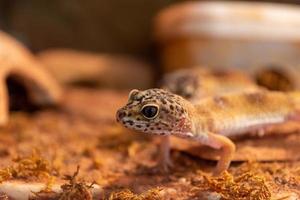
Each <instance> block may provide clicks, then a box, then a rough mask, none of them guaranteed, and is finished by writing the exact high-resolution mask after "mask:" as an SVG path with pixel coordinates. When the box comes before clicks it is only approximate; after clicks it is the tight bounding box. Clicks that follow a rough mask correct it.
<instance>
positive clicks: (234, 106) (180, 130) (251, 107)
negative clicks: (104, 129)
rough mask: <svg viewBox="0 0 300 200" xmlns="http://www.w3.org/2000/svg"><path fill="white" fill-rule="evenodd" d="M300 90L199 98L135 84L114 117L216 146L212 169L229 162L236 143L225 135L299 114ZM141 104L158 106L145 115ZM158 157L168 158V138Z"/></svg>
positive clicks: (151, 130) (126, 123) (145, 129)
mask: <svg viewBox="0 0 300 200" xmlns="http://www.w3.org/2000/svg"><path fill="white" fill-rule="evenodd" d="M299 105H300V95H299V94H298V93H281V92H268V91H256V92H246V93H235V94H227V95H220V96H214V97H208V98H205V99H203V100H202V101H200V102H199V103H198V104H192V103H191V102H189V101H188V100H186V99H184V98H182V97H180V96H178V95H175V94H172V93H170V92H167V91H165V90H163V89H148V90H145V91H138V90H133V91H131V93H130V95H129V100H128V103H127V105H125V106H124V107H123V108H120V109H119V110H118V112H117V116H116V117H117V121H118V122H120V123H122V124H123V125H124V126H125V127H127V128H129V129H132V130H135V131H139V132H143V133H147V134H154V135H162V136H165V137H164V138H166V136H169V135H174V136H178V137H182V138H187V139H191V140H196V141H199V142H200V143H202V144H204V145H207V146H210V147H212V148H215V149H219V150H220V159H219V161H218V164H217V167H216V170H215V174H216V175H218V174H220V173H221V172H223V171H224V170H227V168H228V167H229V164H230V161H231V159H232V157H233V153H234V151H235V145H234V144H233V142H232V141H231V140H230V139H228V136H234V135H237V134H243V133H245V132H247V131H249V130H253V129H260V128H261V127H264V126H267V125H270V124H280V123H283V122H285V121H288V120H290V119H297V120H299V119H300V118H299V117H298V118H297V117H293V116H295V115H297V116H300V115H299V113H300V112H299V111H300V106H299ZM145 106H146V107H147V106H156V108H157V112H155V113H150V114H155V115H153V116H154V117H153V118H151V119H149V118H148V117H146V116H144V113H143V111H142V110H143V108H145ZM163 145H165V146H164V147H163V148H162V149H164V151H165V152H163V153H162V154H163V157H164V159H162V162H164V163H165V164H163V166H165V167H166V165H167V164H166V163H170V159H169V147H168V148H166V146H167V145H168V140H167V139H164V143H163Z"/></svg>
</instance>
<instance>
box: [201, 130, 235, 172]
mask: <svg viewBox="0 0 300 200" xmlns="http://www.w3.org/2000/svg"><path fill="white" fill-rule="evenodd" d="M201 142H202V143H203V144H205V145H207V146H210V147H212V148H214V149H218V150H220V157H219V161H218V163H217V167H216V168H215V170H214V172H213V175H214V176H218V175H220V174H221V173H222V172H224V171H226V170H227V169H228V168H229V165H230V162H231V160H232V158H233V155H234V152H235V144H234V143H233V142H232V141H231V140H230V139H228V138H227V137H225V136H222V135H218V134H214V133H207V138H206V139H205V140H202V141H201Z"/></svg>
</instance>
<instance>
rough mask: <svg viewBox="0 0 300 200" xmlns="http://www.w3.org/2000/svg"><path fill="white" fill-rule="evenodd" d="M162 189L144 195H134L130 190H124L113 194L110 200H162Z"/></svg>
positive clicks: (151, 190)
mask: <svg viewBox="0 0 300 200" xmlns="http://www.w3.org/2000/svg"><path fill="white" fill-rule="evenodd" d="M159 192H160V189H159V188H155V189H150V190H148V191H146V192H145V193H142V194H134V193H133V192H131V191H130V190H128V189H126V190H122V191H119V192H113V193H112V194H111V195H110V197H109V200H161V199H163V198H162V196H161V195H160V194H159Z"/></svg>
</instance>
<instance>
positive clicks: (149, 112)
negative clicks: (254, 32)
mask: <svg viewBox="0 0 300 200" xmlns="http://www.w3.org/2000/svg"><path fill="white" fill-rule="evenodd" d="M141 113H142V115H143V116H144V117H145V118H147V119H154V118H155V117H156V116H157V115H158V106H157V105H152V104H150V105H149V104H148V105H145V106H143V108H142V110H141Z"/></svg>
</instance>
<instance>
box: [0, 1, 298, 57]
mask: <svg viewBox="0 0 300 200" xmlns="http://www.w3.org/2000/svg"><path fill="white" fill-rule="evenodd" d="M178 2H185V1H184V0H143V1H140V0H127V1H120V0H86V1H82V0H63V1H61V0H52V1H40V0H26V1H23V0H1V1H0V26H1V29H3V30H5V31H7V32H8V33H10V34H12V35H13V36H15V37H17V38H18V39H20V40H21V41H23V42H24V43H25V44H26V45H27V46H28V47H29V48H30V49H31V50H33V51H35V52H36V51H40V50H44V49H47V48H53V47H56V48H57V47H68V48H75V49H80V50H89V51H96V52H108V53H125V54H132V55H137V56H140V57H143V58H147V59H150V60H152V59H153V58H155V53H154V46H155V45H154V42H153V37H152V35H151V34H152V25H153V17H154V16H155V15H156V14H157V12H158V11H160V10H162V9H163V8H165V7H167V6H169V5H171V4H174V3H178ZM269 2H281V3H295V4H296V3H300V2H299V1H296V0H294V1H293V0H282V1H269Z"/></svg>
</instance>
